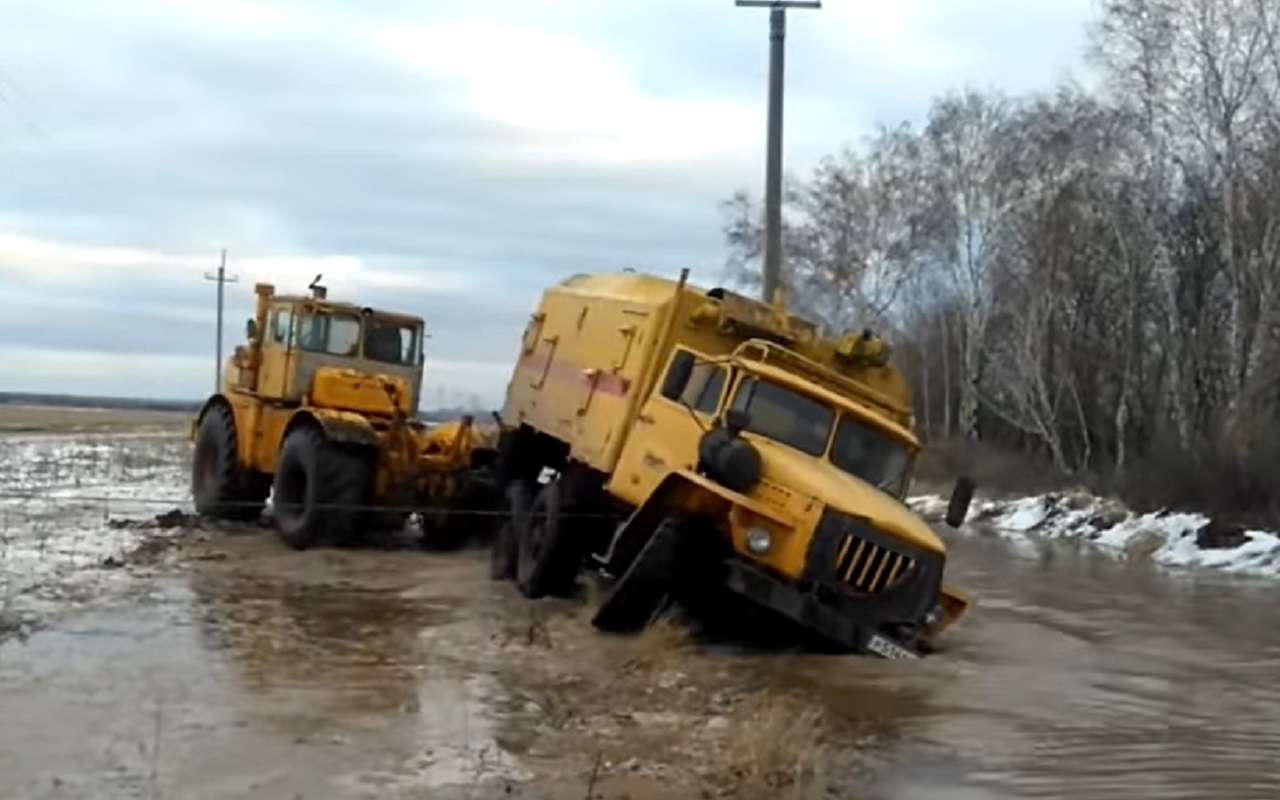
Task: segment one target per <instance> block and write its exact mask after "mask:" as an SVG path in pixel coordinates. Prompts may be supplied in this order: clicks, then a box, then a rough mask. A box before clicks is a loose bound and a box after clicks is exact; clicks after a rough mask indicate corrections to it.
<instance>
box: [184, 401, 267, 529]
mask: <svg viewBox="0 0 1280 800" xmlns="http://www.w3.org/2000/svg"><path fill="white" fill-rule="evenodd" d="M270 488H271V485H270V483H269V482H267V480H266V479H265V477H264V476H262V475H258V474H255V473H250V472H247V471H245V470H243V469H241V468H240V462H239V459H238V457H237V456H236V425H235V421H234V419H233V418H232V416H231V412H230V411H228V410H227V408H226V407H225V406H221V405H215V406H213V407H212V408H210V409H209V410H208V411H207V412H205V415H204V417H203V418H202V419H201V420H200V428H199V429H198V430H197V431H196V446H195V453H194V454H193V455H192V459H191V494H192V496H193V497H194V498H195V506H196V512H197V513H200V514H204V515H206V516H210V517H221V518H223V519H236V520H249V519H256V518H257V517H258V515H259V514H261V513H262V505H263V503H264V502H265V501H266V499H267V492H268V491H270Z"/></svg>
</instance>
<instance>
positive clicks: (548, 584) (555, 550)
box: [516, 481, 580, 597]
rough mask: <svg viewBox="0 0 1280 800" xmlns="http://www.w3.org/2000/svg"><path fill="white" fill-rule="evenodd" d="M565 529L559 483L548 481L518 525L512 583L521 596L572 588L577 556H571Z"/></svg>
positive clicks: (571, 544) (556, 593) (571, 551)
mask: <svg viewBox="0 0 1280 800" xmlns="http://www.w3.org/2000/svg"><path fill="white" fill-rule="evenodd" d="M567 529H568V526H567V525H566V524H565V520H564V518H563V513H562V506H561V497H560V484H559V482H558V481H554V482H552V483H548V484H547V485H546V486H543V487H542V491H540V492H538V496H537V497H536V498H535V499H534V501H533V506H532V507H531V508H530V509H529V513H528V514H527V515H526V516H525V520H524V525H522V526H520V528H519V531H520V547H519V554H518V556H517V558H516V585H517V586H519V587H520V593H521V594H523V595H524V596H525V597H543V596H544V595H548V594H551V595H564V594H568V593H569V591H570V590H571V589H572V588H573V582H574V579H575V578H576V577H577V576H578V563H579V560H580V559H577V558H575V557H574V554H575V552H576V550H575V549H574V547H573V542H571V541H570V537H569V536H568V535H566V533H567Z"/></svg>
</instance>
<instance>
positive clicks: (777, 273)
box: [734, 0, 822, 303]
mask: <svg viewBox="0 0 1280 800" xmlns="http://www.w3.org/2000/svg"><path fill="white" fill-rule="evenodd" d="M734 5H736V6H739V7H744V8H767V9H769V143H768V150H767V157H766V159H765V170H764V301H765V302H766V303H772V302H773V299H774V294H775V293H776V292H777V290H778V289H779V288H781V287H782V73H783V52H784V43H785V42H786V38H787V9H788V8H822V3H821V2H819V0H734Z"/></svg>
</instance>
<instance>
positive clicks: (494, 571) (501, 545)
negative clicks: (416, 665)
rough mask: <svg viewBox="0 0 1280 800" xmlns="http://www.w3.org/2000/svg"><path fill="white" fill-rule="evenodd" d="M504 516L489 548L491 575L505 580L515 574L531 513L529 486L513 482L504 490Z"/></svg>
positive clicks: (492, 577)
mask: <svg viewBox="0 0 1280 800" xmlns="http://www.w3.org/2000/svg"><path fill="white" fill-rule="evenodd" d="M503 494H504V497H503V506H502V511H503V512H504V513H503V515H502V516H501V517H500V518H499V519H500V522H499V524H498V529H497V531H496V532H495V533H494V535H493V543H492V546H491V547H490V549H489V577H490V578H491V579H492V580H495V581H505V580H508V579H511V578H514V577H515V576H516V560H517V559H518V558H519V555H520V535H519V532H520V530H521V529H523V528H524V524H525V517H526V516H528V514H529V486H528V484H526V483H525V482H524V481H512V482H511V483H510V484H508V485H507V489H506V491H505V492H504V493H503Z"/></svg>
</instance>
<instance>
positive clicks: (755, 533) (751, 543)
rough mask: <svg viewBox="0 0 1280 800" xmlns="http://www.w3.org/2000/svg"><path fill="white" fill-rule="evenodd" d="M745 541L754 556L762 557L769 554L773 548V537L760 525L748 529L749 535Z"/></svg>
mask: <svg viewBox="0 0 1280 800" xmlns="http://www.w3.org/2000/svg"><path fill="white" fill-rule="evenodd" d="M744 541H745V543H746V545H747V551H748V552H750V553H751V554H752V555H757V556H762V555H764V554H765V553H767V552H769V548H770V547H773V536H772V535H770V533H769V532H768V531H767V530H765V529H764V528H761V527H760V526H759V525H753V526H751V527H750V528H747V535H746V537H745V540H744Z"/></svg>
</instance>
